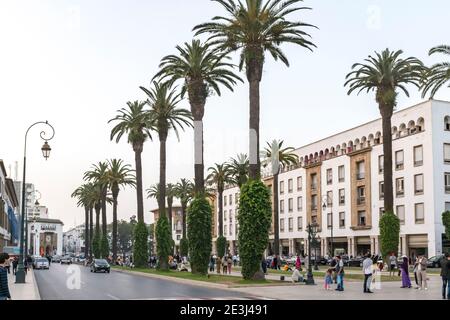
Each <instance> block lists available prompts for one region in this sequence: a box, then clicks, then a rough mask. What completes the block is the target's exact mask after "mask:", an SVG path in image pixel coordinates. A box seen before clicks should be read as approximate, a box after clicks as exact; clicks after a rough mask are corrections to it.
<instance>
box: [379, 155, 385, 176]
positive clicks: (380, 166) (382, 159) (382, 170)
mask: <svg viewBox="0 0 450 320" xmlns="http://www.w3.org/2000/svg"><path fill="white" fill-rule="evenodd" d="M383 172H384V156H379V157H378V173H379V174H382V173H383Z"/></svg>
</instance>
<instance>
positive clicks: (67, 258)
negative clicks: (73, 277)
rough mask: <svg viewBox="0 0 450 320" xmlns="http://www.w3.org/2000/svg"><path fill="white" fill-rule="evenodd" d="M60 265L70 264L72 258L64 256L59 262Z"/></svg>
mask: <svg viewBox="0 0 450 320" xmlns="http://www.w3.org/2000/svg"><path fill="white" fill-rule="evenodd" d="M59 263H60V264H72V258H71V257H70V256H64V257H62V258H61V259H60V260H59Z"/></svg>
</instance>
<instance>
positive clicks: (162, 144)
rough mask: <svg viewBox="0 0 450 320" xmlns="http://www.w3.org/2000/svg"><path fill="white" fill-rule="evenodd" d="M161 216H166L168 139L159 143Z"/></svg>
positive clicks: (159, 201) (159, 200) (159, 202)
mask: <svg viewBox="0 0 450 320" xmlns="http://www.w3.org/2000/svg"><path fill="white" fill-rule="evenodd" d="M158 205H159V216H160V217H164V216H166V140H165V139H160V143H159V199H158Z"/></svg>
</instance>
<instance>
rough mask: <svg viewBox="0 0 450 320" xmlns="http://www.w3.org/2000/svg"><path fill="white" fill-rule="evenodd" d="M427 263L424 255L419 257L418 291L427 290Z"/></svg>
mask: <svg viewBox="0 0 450 320" xmlns="http://www.w3.org/2000/svg"><path fill="white" fill-rule="evenodd" d="M427 263H428V260H427V258H425V256H424V255H419V260H418V264H417V280H418V282H419V290H422V289H424V290H428V283H427Z"/></svg>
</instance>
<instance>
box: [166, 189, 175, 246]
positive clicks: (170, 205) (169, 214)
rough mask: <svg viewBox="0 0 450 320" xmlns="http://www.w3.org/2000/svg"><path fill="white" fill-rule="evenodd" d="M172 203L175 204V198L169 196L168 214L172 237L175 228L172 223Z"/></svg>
mask: <svg viewBox="0 0 450 320" xmlns="http://www.w3.org/2000/svg"><path fill="white" fill-rule="evenodd" d="M172 204H173V200H172V199H169V197H168V198H167V211H168V212H167V215H168V217H169V227H170V238H172V233H173V229H174V226H173V225H172V218H173V216H172Z"/></svg>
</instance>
